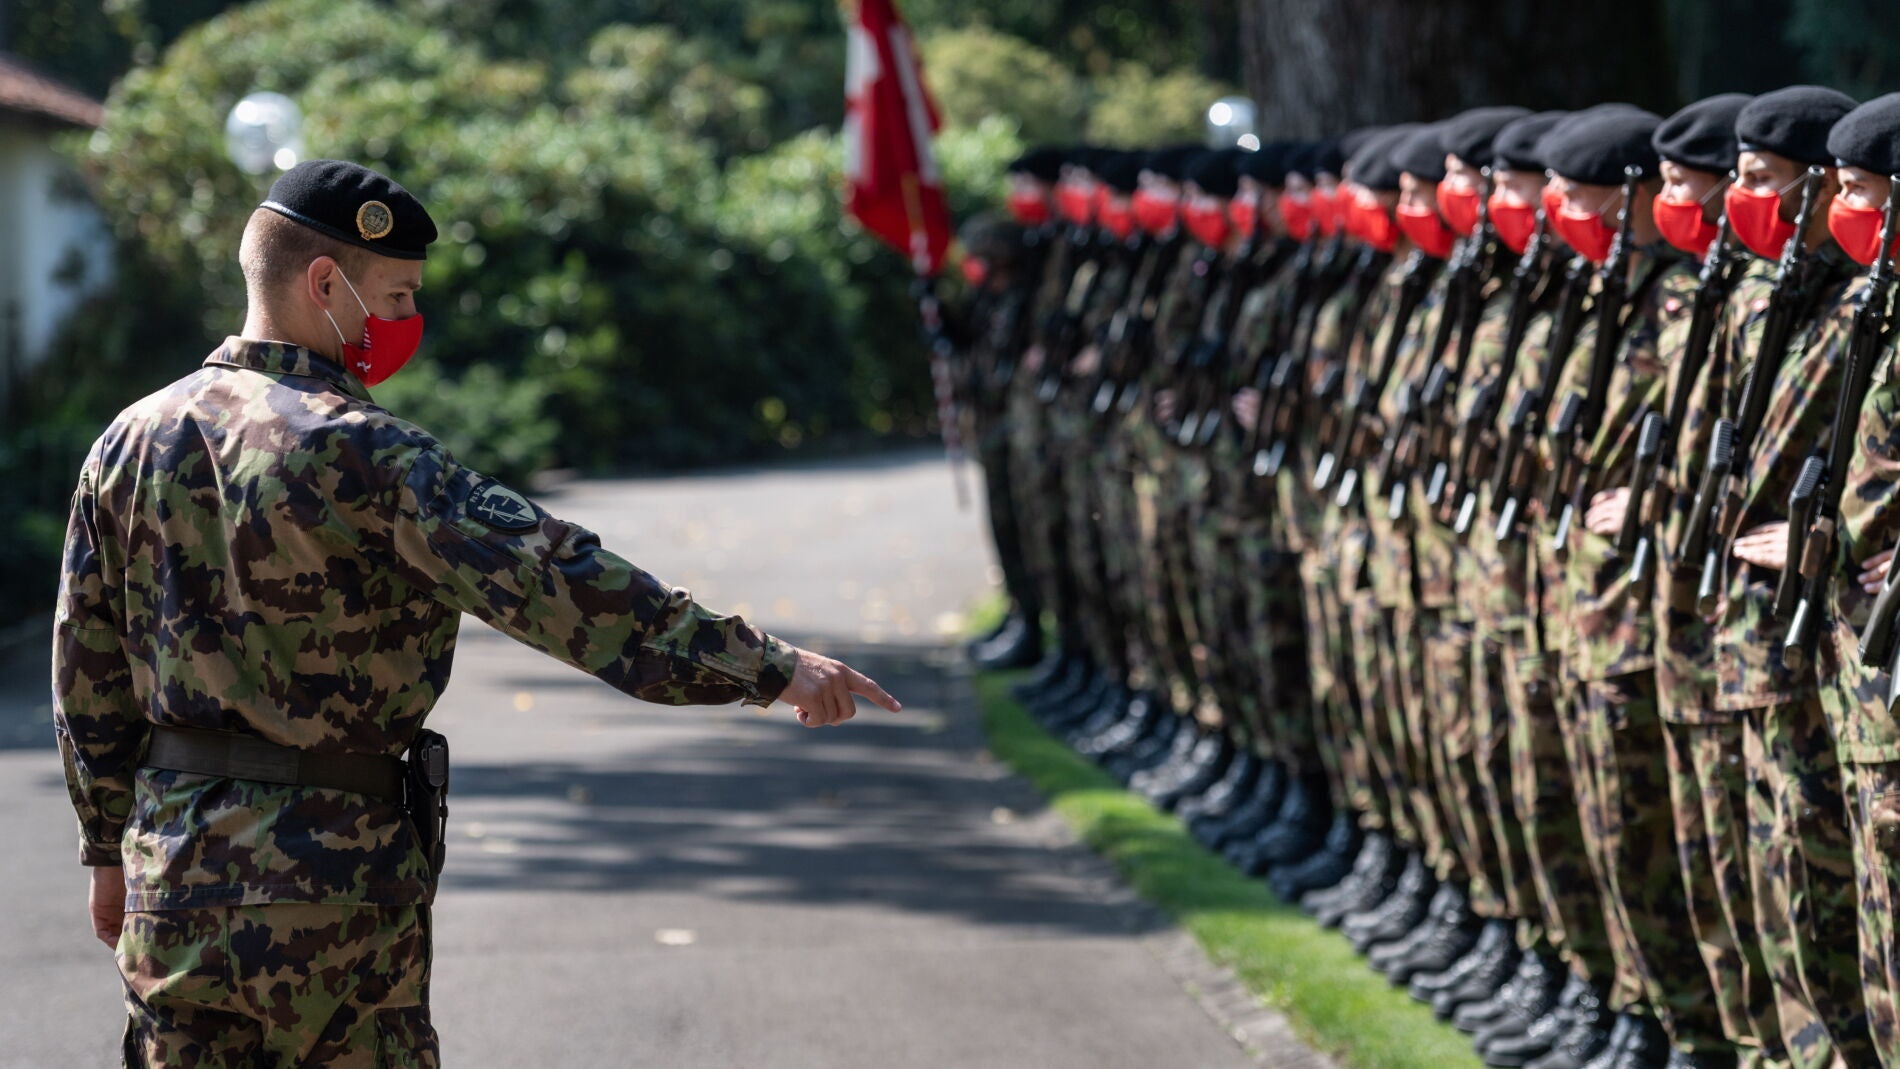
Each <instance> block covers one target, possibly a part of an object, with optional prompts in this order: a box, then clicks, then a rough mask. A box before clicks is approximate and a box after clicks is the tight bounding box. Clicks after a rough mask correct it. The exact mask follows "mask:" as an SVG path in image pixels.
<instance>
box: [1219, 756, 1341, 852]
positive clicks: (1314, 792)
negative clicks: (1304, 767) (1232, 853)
mask: <svg viewBox="0 0 1900 1069" xmlns="http://www.w3.org/2000/svg"><path fill="white" fill-rule="evenodd" d="M1332 810H1333V803H1332V799H1331V797H1330V796H1329V795H1328V794H1327V788H1326V777H1324V776H1316V775H1304V776H1294V777H1292V779H1291V780H1289V781H1288V782H1287V794H1286V800H1285V801H1284V802H1282V803H1281V804H1280V812H1279V813H1278V814H1277V815H1276V816H1275V817H1274V818H1273V823H1272V824H1271V825H1269V826H1268V827H1267V830H1265V831H1263V832H1261V833H1260V834H1259V835H1256V836H1254V838H1253V845H1252V848H1251V850H1246V851H1242V852H1241V853H1240V855H1239V856H1237V857H1235V858H1234V863H1235V864H1236V865H1239V866H1240V868H1241V869H1242V871H1244V872H1246V873H1247V874H1248V875H1249V876H1258V875H1260V874H1261V873H1263V872H1266V871H1267V870H1268V869H1270V868H1272V867H1274V866H1275V865H1286V864H1291V863H1293V862H1296V861H1304V860H1306V859H1307V858H1309V857H1311V856H1312V855H1313V853H1314V852H1315V851H1317V850H1318V849H1319V848H1320V846H1321V845H1322V844H1324V843H1325V841H1326V829H1327V828H1328V827H1329V826H1331V824H1332V822H1333V812H1332Z"/></svg>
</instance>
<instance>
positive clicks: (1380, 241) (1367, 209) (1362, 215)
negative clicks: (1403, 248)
mask: <svg viewBox="0 0 1900 1069" xmlns="http://www.w3.org/2000/svg"><path fill="white" fill-rule="evenodd" d="M1346 210H1347V211H1348V212H1349V213H1351V215H1350V219H1352V220H1354V221H1356V222H1357V231H1356V234H1357V236H1358V238H1359V240H1360V241H1363V242H1365V243H1366V244H1368V245H1370V246H1372V247H1373V248H1375V249H1377V250H1379V251H1380V252H1391V251H1392V250H1393V249H1395V248H1397V247H1398V244H1399V225H1398V224H1397V223H1395V222H1393V221H1392V213H1391V212H1388V211H1386V210H1385V207H1384V206H1383V205H1381V204H1380V203H1379V202H1378V201H1376V200H1361V199H1359V198H1358V197H1354V198H1353V199H1352V203H1351V204H1349V205H1347V206H1346Z"/></svg>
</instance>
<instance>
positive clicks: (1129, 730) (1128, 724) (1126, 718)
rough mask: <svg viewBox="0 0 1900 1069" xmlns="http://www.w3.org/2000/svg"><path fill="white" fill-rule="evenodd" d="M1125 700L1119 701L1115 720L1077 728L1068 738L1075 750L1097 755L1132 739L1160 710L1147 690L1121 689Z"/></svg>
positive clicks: (1143, 729)
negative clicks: (1095, 728)
mask: <svg viewBox="0 0 1900 1069" xmlns="http://www.w3.org/2000/svg"><path fill="white" fill-rule="evenodd" d="M1122 693H1123V694H1124V695H1125V700H1124V701H1123V702H1122V703H1121V715H1120V716H1119V717H1117V718H1116V719H1115V722H1114V723H1112V724H1109V725H1108V726H1106V727H1104V728H1102V729H1101V730H1099V731H1094V732H1089V731H1086V730H1084V731H1079V732H1077V733H1076V734H1075V735H1074V736H1073V737H1071V738H1070V740H1069V745H1071V746H1073V747H1075V752H1076V753H1079V754H1081V755H1083V756H1084V757H1094V758H1100V757H1102V756H1103V755H1104V754H1106V753H1108V752H1109V751H1111V750H1113V749H1115V748H1117V747H1118V746H1120V745H1123V744H1124V742H1133V741H1134V740H1135V739H1137V738H1140V737H1141V736H1142V735H1144V734H1146V733H1147V731H1148V729H1149V728H1150V727H1152V726H1153V723H1152V721H1153V720H1154V718H1155V716H1157V715H1158V714H1159V713H1160V707H1159V706H1158V705H1156V704H1155V701H1154V698H1153V696H1152V695H1150V694H1148V693H1147V692H1146V691H1139V690H1133V691H1131V690H1124V691H1123V692H1122Z"/></svg>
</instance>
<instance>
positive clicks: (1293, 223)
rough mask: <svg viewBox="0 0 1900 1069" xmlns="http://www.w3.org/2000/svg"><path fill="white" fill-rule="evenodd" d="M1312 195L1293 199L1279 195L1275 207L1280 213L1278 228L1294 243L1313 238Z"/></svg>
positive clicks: (1285, 195)
mask: <svg viewBox="0 0 1900 1069" xmlns="http://www.w3.org/2000/svg"><path fill="white" fill-rule="evenodd" d="M1312 197H1313V194H1308V195H1307V196H1305V197H1293V196H1290V195H1287V194H1284V193H1283V194H1281V195H1280V200H1279V202H1278V203H1277V205H1276V207H1277V208H1278V209H1279V211H1280V226H1282V227H1283V228H1285V230H1286V232H1287V235H1288V236H1289V237H1291V238H1292V239H1293V240H1294V241H1305V240H1306V239H1307V238H1310V237H1312V236H1313V224H1314V219H1313V201H1312Z"/></svg>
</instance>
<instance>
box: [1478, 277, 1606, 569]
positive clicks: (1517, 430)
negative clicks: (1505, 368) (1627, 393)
mask: <svg viewBox="0 0 1900 1069" xmlns="http://www.w3.org/2000/svg"><path fill="white" fill-rule="evenodd" d="M1595 277H1596V275H1595V272H1594V271H1592V270H1591V265H1590V261H1589V260H1587V259H1585V258H1584V257H1582V256H1573V257H1571V258H1570V265H1569V266H1568V267H1567V268H1565V269H1564V281H1563V290H1562V292H1561V293H1560V294H1559V295H1558V299H1557V321H1556V322H1555V323H1554V324H1553V325H1552V326H1551V331H1550V339H1549V341H1548V342H1547V344H1546V347H1545V350H1544V365H1543V371H1542V375H1541V378H1540V380H1539V382H1538V384H1537V386H1536V387H1535V388H1533V389H1529V390H1526V391H1524V393H1523V394H1521V395H1520V398H1521V399H1520V400H1519V401H1518V404H1517V407H1516V408H1515V409H1514V410H1512V412H1511V421H1510V423H1509V424H1508V425H1507V426H1506V427H1505V431H1504V445H1503V448H1502V449H1500V450H1499V453H1498V467H1497V470H1496V471H1495V472H1493V473H1492V476H1491V501H1492V503H1493V504H1494V505H1495V506H1496V507H1497V510H1498V512H1497V516H1498V526H1497V539H1498V541H1500V542H1502V541H1504V540H1505V539H1507V538H1510V537H1512V536H1514V535H1515V534H1516V533H1517V519H1518V515H1519V513H1521V512H1522V511H1523V508H1524V502H1525V501H1527V500H1529V498H1530V493H1531V476H1532V469H1533V468H1534V467H1535V466H1536V461H1535V455H1534V454H1533V453H1532V451H1531V449H1530V445H1531V443H1532V442H1535V441H1536V440H1537V438H1538V436H1539V435H1540V434H1541V433H1542V431H1543V428H1544V424H1545V422H1546V421H1547V420H1548V419H1549V417H1550V401H1549V398H1550V395H1551V394H1552V393H1554V392H1555V391H1556V387H1557V380H1558V379H1559V378H1560V377H1562V375H1563V373H1564V365H1565V364H1566V363H1568V362H1569V360H1570V350H1571V349H1572V348H1574V347H1575V346H1576V344H1577V333H1578V332H1579V331H1581V330H1582V329H1583V317H1584V315H1585V314H1586V313H1585V311H1584V305H1585V303H1586V302H1587V301H1588V300H1589V297H1590V281H1591V279H1593V278H1595ZM1579 400H1580V399H1579V398H1577V396H1576V395H1575V394H1571V395H1570V398H1569V399H1567V400H1566V403H1565V406H1564V407H1565V409H1566V411H1565V412H1560V413H1559V416H1558V422H1559V423H1562V422H1564V421H1565V417H1566V416H1568V419H1569V420H1573V421H1574V420H1575V419H1576V412H1575V409H1576V407H1577V405H1576V404H1575V402H1577V401H1579Z"/></svg>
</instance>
